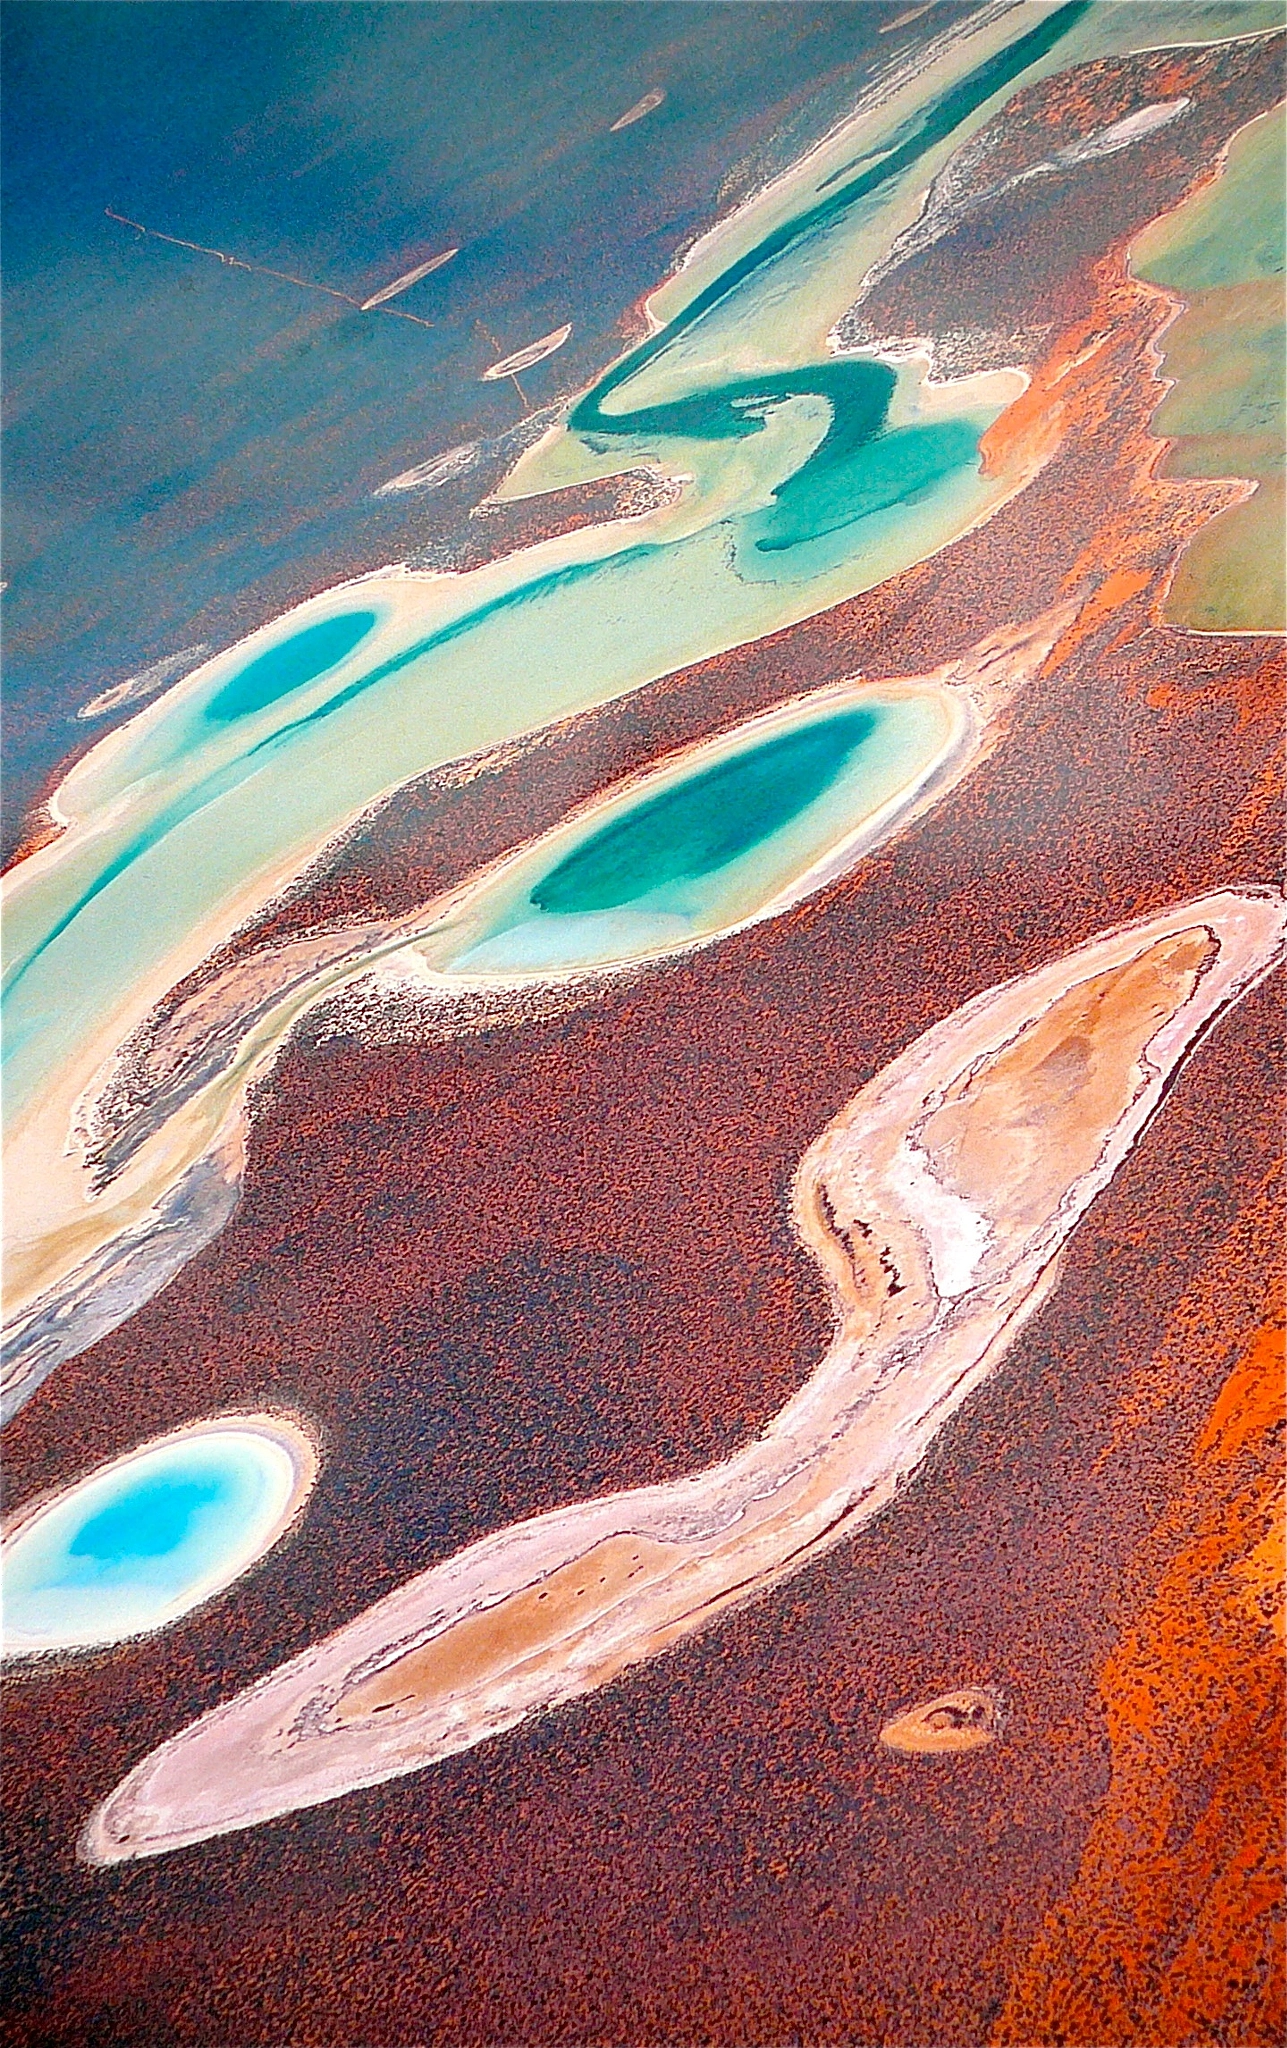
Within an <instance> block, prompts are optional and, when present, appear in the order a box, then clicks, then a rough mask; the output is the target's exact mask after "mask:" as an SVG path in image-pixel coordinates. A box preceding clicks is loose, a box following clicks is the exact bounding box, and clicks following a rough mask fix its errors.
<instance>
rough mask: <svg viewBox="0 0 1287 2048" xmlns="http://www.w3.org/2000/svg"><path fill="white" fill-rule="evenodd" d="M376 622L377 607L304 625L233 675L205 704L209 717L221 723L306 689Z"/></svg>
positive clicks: (338, 660) (342, 658)
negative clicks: (375, 610)
mask: <svg viewBox="0 0 1287 2048" xmlns="http://www.w3.org/2000/svg"><path fill="white" fill-rule="evenodd" d="M375 622H376V614H375V613H374V612H340V613H339V614H338V615H337V616H336V617H335V618H332V619H319V621H318V623H317V624H316V625H315V626H305V627H304V629H303V631H302V632H300V633H293V634H292V635H291V637H290V639H289V640H283V641H281V642H280V643H279V644H278V645H277V646H276V647H270V648H269V649H268V651H267V652H266V653H265V654H260V655H257V656H256V657H255V659H254V661H248V662H247V663H246V666H245V668H243V669H238V671H237V673H236V675H234V676H230V677H229V679H228V681H227V682H226V683H224V684H223V686H222V688H220V689H218V690H216V691H215V693H214V695H213V696H212V697H211V698H210V700H209V702H208V703H207V704H206V706H205V716H206V717H207V718H208V719H209V720H210V721H211V722H212V723H213V724H218V725H221V724H224V723H225V722H226V721H227V720H228V719H232V718H245V717H247V716H248V715H249V714H250V713H251V712H253V711H263V710H265V709H266V708H267V706H268V705H270V704H276V703H277V701H278V699H279V698H281V697H286V696H289V695H290V693H291V692H292V691H294V690H299V689H302V688H303V686H304V684H305V683H312V682H316V680H317V678H318V676H320V675H325V673H326V671H327V669H331V668H335V667H337V666H338V665H339V663H340V662H342V661H343V660H345V658H346V657H347V656H348V655H350V654H352V652H353V649H354V648H355V647H356V646H357V645H358V642H359V641H361V640H365V638H366V636H367V634H368V633H369V632H370V630H371V628H372V626H374V624H375Z"/></svg>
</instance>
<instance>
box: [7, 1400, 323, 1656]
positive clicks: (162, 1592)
mask: <svg viewBox="0 0 1287 2048" xmlns="http://www.w3.org/2000/svg"><path fill="white" fill-rule="evenodd" d="M295 1483H296V1481H295V1469H294V1466H293V1463H292V1460H291V1458H290V1455H289V1453H288V1451H287V1450H286V1448H285V1446H284V1445H283V1444H282V1443H280V1442H279V1441H277V1440H276V1439H274V1438H273V1437H270V1436H268V1435H267V1434H261V1433H260V1432H259V1431H257V1430H251V1429H246V1428H236V1427H232V1426H229V1427H228V1428H227V1429H220V1430H207V1431H203V1432H201V1433H199V1434H196V1435H193V1436H191V1437H187V1438H180V1439H176V1440H175V1441H173V1442H170V1443H166V1444H159V1445H156V1446H154V1447H153V1448H152V1449H150V1450H144V1451H141V1452H139V1453H138V1454H137V1456H135V1457H133V1458H131V1459H129V1460H127V1461H125V1462H124V1463H122V1464H120V1465H118V1466H116V1467H114V1468H109V1469H107V1470H106V1471H103V1472H100V1473H99V1474H97V1475H91V1476H90V1477H89V1478H88V1479H86V1480H84V1481H82V1482H81V1484H79V1485H78V1486H74V1487H72V1488H71V1489H70V1490H69V1491H68V1492H67V1493H65V1494H64V1495H62V1496H61V1497H60V1498H59V1499H57V1500H56V1501H54V1502H53V1503H52V1504H51V1505H50V1506H49V1507H48V1508H47V1509H45V1511H44V1512H43V1513H41V1514H40V1515H38V1516H37V1517H35V1518H34V1519H33V1520H32V1521H31V1522H30V1523H29V1524H28V1525H27V1527H26V1528H25V1529H23V1530H21V1531H20V1532H19V1533H18V1535H17V1536H16V1537H15V1538H14V1539H12V1541H11V1542H10V1543H7V1544H6V1545H5V1549H4V1556H3V1567H2V1571H0V1580H2V1583H3V1593H4V1635H5V1647H6V1650H8V1651H10V1652H12V1651H21V1650H30V1649H41V1648H49V1649H56V1648H64V1647H66V1648H70V1647H75V1646H77V1645H88V1644H92V1643H110V1642H117V1641H119V1640H120V1639H121V1638H122V1637H124V1636H129V1635H135V1634H138V1633H140V1632H141V1631H143V1630H145V1629H151V1628H156V1627H159V1626H160V1625H161V1624H162V1623H164V1622H167V1621H172V1620H174V1619H175V1618H176V1617H177V1616H178V1615H180V1614H184V1613H186V1612H187V1611H188V1610H189V1609H190V1608H192V1607H194V1606H196V1605H197V1603H198V1602H199V1601H200V1600H202V1599H205V1598H206V1597H208V1595H209V1594H210V1593H212V1592H213V1591H215V1590H216V1589H217V1588H218V1587H220V1586H223V1585H226V1584H228V1582H229V1581H230V1580H231V1579H233V1578H235V1577H236V1576H237V1575H238V1574H239V1573H240V1572H241V1571H244V1570H245V1569H246V1567H247V1566H248V1565H249V1564H251V1563H253V1561H254V1560H255V1559H256V1558H257V1557H258V1556H260V1555H261V1554H262V1552H263V1551H264V1549H265V1548H266V1547H267V1546H268V1544H269V1543H270V1542H271V1541H272V1539H273V1534H274V1531H275V1530H276V1529H277V1527H278V1525H279V1523H280V1521H281V1517H282V1515H283V1514H284V1512H285V1510H286V1508H287V1507H288V1505H289V1503H290V1500H291V1497H292V1494H293V1493H294V1491H295Z"/></svg>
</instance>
